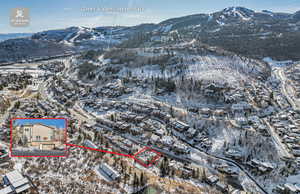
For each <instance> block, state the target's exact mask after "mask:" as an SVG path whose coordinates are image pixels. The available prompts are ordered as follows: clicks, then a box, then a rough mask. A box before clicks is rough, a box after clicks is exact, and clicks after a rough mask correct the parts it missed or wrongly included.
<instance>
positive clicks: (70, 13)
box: [0, 0, 300, 34]
mask: <svg viewBox="0 0 300 194" xmlns="http://www.w3.org/2000/svg"><path fill="white" fill-rule="evenodd" d="M2 3H3V5H2V6H1V8H0V10H1V12H0V21H2V22H0V34H7V33H35V32H39V31H45V30H54V29H63V28H67V27H71V26H84V27H100V26H115V25H120V26H135V25H139V24H144V23H159V22H161V21H164V20H167V19H170V18H176V17H181V16H186V15H193V14H200V13H213V12H217V11H221V10H223V9H225V8H227V7H233V6H234V7H239V6H240V7H246V8H248V9H252V10H255V11H261V10H269V11H273V12H285V13H294V12H296V11H298V10H300V1H297V0H287V1H285V2H282V1H280V0H266V1H263V2H262V1H259V0H250V1H245V0H228V1H226V2H223V1H222V2H220V1H219V0H201V1H199V0H188V2H187V1H174V0H165V1H163V2H160V1H158V0H153V1H151V2H150V1H146V0H124V1H118V0H85V1H83V0H52V1H51V2H50V1H39V0H27V1H22V2H21V1H15V0H12V1H9V0H4V1H2ZM12 8H29V10H30V20H31V21H30V25H29V26H28V27H12V26H10V23H9V16H10V11H11V9H12ZM86 8H88V10H89V11H87V10H86ZM119 8H122V9H125V8H126V9H130V10H128V11H116V10H118V9H119ZM91 9H100V11H99V10H96V11H95V10H91ZM103 9H113V12H111V11H107V10H103Z"/></svg>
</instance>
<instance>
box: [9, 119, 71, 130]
mask: <svg viewBox="0 0 300 194" xmlns="http://www.w3.org/2000/svg"><path fill="white" fill-rule="evenodd" d="M35 123H41V124H44V125H48V126H55V127H57V128H63V129H64V128H65V125H66V123H65V120H64V119H16V120H15V123H14V125H22V124H35Z"/></svg>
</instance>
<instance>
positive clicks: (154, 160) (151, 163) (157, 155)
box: [132, 147, 161, 168]
mask: <svg viewBox="0 0 300 194" xmlns="http://www.w3.org/2000/svg"><path fill="white" fill-rule="evenodd" d="M145 151H150V152H154V153H156V156H154V157H153V158H152V160H151V161H150V162H149V163H148V164H146V163H144V161H142V160H141V159H139V158H138V157H137V156H138V155H139V154H141V153H142V152H145ZM160 157H161V153H160V152H158V151H156V150H154V149H152V148H149V147H144V148H143V149H142V150H140V151H138V152H137V153H136V154H134V156H132V158H133V159H134V160H135V161H137V162H138V163H139V164H141V165H143V166H144V167H146V168H147V167H150V166H153V165H154V164H155V163H156V162H157V161H158V160H159V158H160Z"/></svg>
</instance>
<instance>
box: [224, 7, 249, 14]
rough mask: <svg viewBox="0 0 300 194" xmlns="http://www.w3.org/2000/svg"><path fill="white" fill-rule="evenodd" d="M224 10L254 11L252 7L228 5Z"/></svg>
mask: <svg viewBox="0 0 300 194" xmlns="http://www.w3.org/2000/svg"><path fill="white" fill-rule="evenodd" d="M223 11H225V12H232V11H241V12H252V13H253V12H254V11H253V10H251V9H248V8H245V7H227V8H225V9H224V10H223Z"/></svg>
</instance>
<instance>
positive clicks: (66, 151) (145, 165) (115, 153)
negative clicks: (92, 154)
mask: <svg viewBox="0 0 300 194" xmlns="http://www.w3.org/2000/svg"><path fill="white" fill-rule="evenodd" d="M17 119H64V120H65V121H66V122H65V145H66V147H65V153H66V154H65V155H62V156H18V155H12V128H13V126H12V124H13V121H14V120H17ZM67 127H68V120H67V119H65V118H13V119H11V120H10V148H9V150H10V156H11V157H67V156H68V154H69V152H68V151H69V150H68V149H67V146H71V147H78V148H83V149H88V150H93V151H98V152H104V153H109V154H114V155H118V156H124V157H128V158H132V159H134V160H135V161H136V162H138V163H139V164H141V165H142V166H144V167H149V166H153V165H154V164H155V163H156V162H157V161H158V160H159V158H160V157H161V156H162V154H161V153H160V152H158V151H156V150H154V149H152V148H150V147H148V146H145V147H144V148H143V149H141V150H140V151H138V152H137V153H135V154H134V155H130V154H122V153H117V152H112V151H108V150H102V149H96V148H90V147H85V146H80V145H75V144H69V143H67ZM145 151H150V152H154V153H156V154H157V155H156V156H154V157H153V158H152V160H151V161H150V162H149V164H145V163H144V162H143V161H141V160H140V159H139V158H138V157H137V156H138V155H139V154H141V153H142V152H145Z"/></svg>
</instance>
